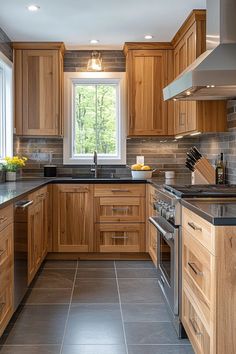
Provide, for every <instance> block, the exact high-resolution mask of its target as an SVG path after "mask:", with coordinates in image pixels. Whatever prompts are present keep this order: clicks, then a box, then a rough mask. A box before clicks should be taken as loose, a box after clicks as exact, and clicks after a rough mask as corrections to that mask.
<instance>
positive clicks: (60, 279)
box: [32, 269, 75, 289]
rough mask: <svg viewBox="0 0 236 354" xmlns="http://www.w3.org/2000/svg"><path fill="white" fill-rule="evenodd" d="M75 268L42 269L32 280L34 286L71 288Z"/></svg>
mask: <svg viewBox="0 0 236 354" xmlns="http://www.w3.org/2000/svg"><path fill="white" fill-rule="evenodd" d="M74 276H75V269H74V270H73V269H43V270H42V271H41V273H40V274H39V276H38V278H37V279H36V280H35V281H34V282H33V284H32V286H33V287H34V288H51V289H53V288H72V286H73V282H74Z"/></svg>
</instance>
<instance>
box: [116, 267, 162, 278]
mask: <svg viewBox="0 0 236 354" xmlns="http://www.w3.org/2000/svg"><path fill="white" fill-rule="evenodd" d="M117 277H118V278H155V279H156V278H157V271H156V269H154V268H153V269H152V268H150V269H148V268H147V269H135V268H133V269H129V268H119V269H117Z"/></svg>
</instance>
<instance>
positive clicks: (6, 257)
mask: <svg viewBox="0 0 236 354" xmlns="http://www.w3.org/2000/svg"><path fill="white" fill-rule="evenodd" d="M4 209H5V210H4ZM4 209H1V210H0V216H1V214H2V215H3V214H4V215H5V214H7V215H8V216H10V217H11V219H13V210H12V206H10V207H7V208H4ZM10 210H11V214H10V213H9V211H10ZM13 261H14V248H13V223H12V221H11V222H10V223H9V222H8V223H6V224H5V227H4V228H2V229H1V230H0V336H1V335H2V333H3V331H4V329H5V328H6V326H7V324H8V322H9V320H10V318H11V316H12V314H13V286H14V274H13V272H14V270H13Z"/></svg>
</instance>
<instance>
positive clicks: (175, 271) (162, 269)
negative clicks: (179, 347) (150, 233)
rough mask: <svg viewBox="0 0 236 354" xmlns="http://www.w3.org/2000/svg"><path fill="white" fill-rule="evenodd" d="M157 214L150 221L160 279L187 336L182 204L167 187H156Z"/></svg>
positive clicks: (174, 319) (177, 325) (176, 323)
mask: <svg viewBox="0 0 236 354" xmlns="http://www.w3.org/2000/svg"><path fill="white" fill-rule="evenodd" d="M155 199H156V202H155V203H154V209H155V211H156V213H155V214H156V216H153V217H150V219H149V220H150V222H151V223H152V224H153V225H154V226H155V227H156V229H157V271H158V282H159V285H160V288H161V290H162V293H163V295H164V299H165V302H166V303H167V306H168V309H169V313H170V316H171V319H172V322H173V324H174V326H175V329H176V331H177V334H178V336H179V337H180V338H182V337H185V336H186V335H185V332H184V329H183V327H182V325H181V321H180V316H179V314H180V291H179V289H180V284H179V282H180V275H181V265H180V259H181V257H180V221H181V204H180V199H179V197H176V196H175V195H173V194H172V193H170V192H168V191H167V190H164V189H162V190H159V189H158V190H156V196H155Z"/></svg>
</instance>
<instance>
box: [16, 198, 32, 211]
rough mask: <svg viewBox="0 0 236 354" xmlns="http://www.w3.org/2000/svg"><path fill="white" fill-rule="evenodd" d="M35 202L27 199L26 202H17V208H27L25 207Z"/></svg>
mask: <svg viewBox="0 0 236 354" xmlns="http://www.w3.org/2000/svg"><path fill="white" fill-rule="evenodd" d="M32 204H33V200H27V201H26V202H25V203H24V204H17V203H16V204H15V206H16V208H17V209H23V210H24V209H25V208H28V207H29V206H30V205H32Z"/></svg>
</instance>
